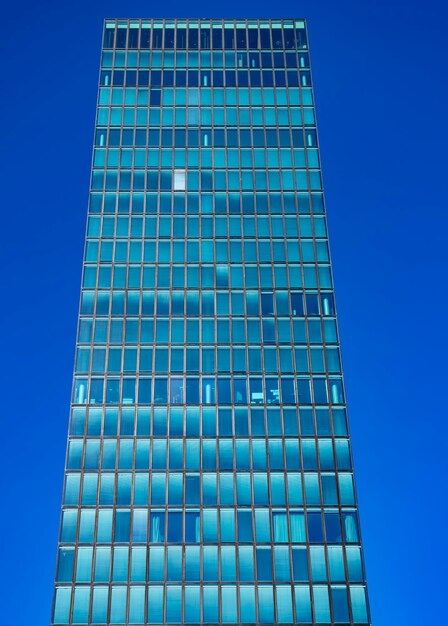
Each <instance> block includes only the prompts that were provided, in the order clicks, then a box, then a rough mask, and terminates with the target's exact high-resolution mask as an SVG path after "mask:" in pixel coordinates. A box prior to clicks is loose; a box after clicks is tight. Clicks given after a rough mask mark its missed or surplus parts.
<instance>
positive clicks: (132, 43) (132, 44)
mask: <svg viewBox="0 0 448 626" xmlns="http://www.w3.org/2000/svg"><path fill="white" fill-rule="evenodd" d="M138 33H139V29H138V28H131V29H130V30H129V39H128V48H138Z"/></svg>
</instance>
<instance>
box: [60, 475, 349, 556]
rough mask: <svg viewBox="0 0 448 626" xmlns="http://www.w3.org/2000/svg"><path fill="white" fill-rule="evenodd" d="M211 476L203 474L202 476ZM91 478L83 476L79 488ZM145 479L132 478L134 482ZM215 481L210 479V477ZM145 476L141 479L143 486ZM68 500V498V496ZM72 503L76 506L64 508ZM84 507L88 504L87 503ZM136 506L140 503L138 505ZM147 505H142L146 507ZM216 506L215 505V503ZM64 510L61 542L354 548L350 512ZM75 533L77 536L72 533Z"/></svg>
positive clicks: (69, 478) (69, 477)
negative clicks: (349, 545)
mask: <svg viewBox="0 0 448 626" xmlns="http://www.w3.org/2000/svg"><path fill="white" fill-rule="evenodd" d="M207 476H212V475H207V474H206V475H204V477H207ZM94 478H95V476H94V475H92V474H86V475H84V487H86V488H87V489H88V488H89V487H88V485H89V484H90V483H91V482H92V480H91V479H94ZM75 479H79V475H76V474H68V475H67V482H66V499H67V489H72V490H73V486H74V484H75V482H76V480H75ZM140 479H145V476H142V475H140V474H136V476H135V480H136V481H137V482H139V483H141V482H142V481H141V480H140ZM215 480H216V478H215ZM147 481H148V477H147V475H146V482H147ZM72 495H73V494H72ZM65 504H69V505H72V504H77V503H72V502H69V503H65ZM87 504H89V503H87ZM140 504H141V503H140ZM146 504H147V503H146ZM215 504H216V503H215ZM79 520H80V525H79V528H78V526H77V523H78V509H73V508H64V509H63V512H62V524H61V542H62V543H74V542H75V541H76V537H77V538H78V541H79V542H81V543H85V542H87V541H93V540H94V539H95V540H96V542H97V543H111V542H112V541H114V542H115V543H128V542H129V541H131V542H133V543H147V542H148V540H149V541H150V542H151V543H163V542H165V541H168V542H173V543H181V542H185V543H198V542H200V541H201V540H202V541H203V542H205V543H217V542H218V538H219V541H222V542H232V543H234V542H235V541H239V542H241V543H248V542H249V543H252V542H253V541H256V542H257V544H260V543H261V544H264V543H271V542H274V543H275V544H285V543H305V542H306V541H308V542H309V543H323V542H324V541H325V542H326V543H341V542H346V543H359V529H358V518H357V513H356V511H355V510H354V509H352V508H343V509H342V512H341V513H340V512H339V511H338V510H337V509H333V508H325V510H324V511H321V510H314V509H313V510H312V509H308V510H307V512H306V514H305V513H304V511H303V509H301V508H297V507H294V508H289V509H284V508H274V509H272V510H271V509H268V508H258V507H256V508H255V509H250V508H238V509H234V508H222V507H221V508H219V509H217V508H202V509H198V508H186V509H185V510H183V511H180V510H176V509H171V508H169V509H168V510H165V509H160V508H156V509H150V511H148V509H147V508H133V509H132V510H131V509H129V508H105V507H100V508H97V509H95V508H87V509H85V508H81V509H80V517H79ZM77 533H78V534H77Z"/></svg>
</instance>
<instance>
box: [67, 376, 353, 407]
mask: <svg viewBox="0 0 448 626" xmlns="http://www.w3.org/2000/svg"><path fill="white" fill-rule="evenodd" d="M312 381H313V384H312V387H311V384H310V379H309V378H308V377H303V378H302V377H299V376H288V377H286V376H280V378H279V377H277V376H275V377H274V376H272V377H264V378H263V377H261V376H251V377H250V378H246V377H238V376H218V377H211V376H210V375H208V377H207V378H205V377H204V376H202V377H201V379H200V378H199V377H198V376H191V375H187V376H181V375H179V376H170V377H162V376H158V377H155V378H151V377H149V376H148V377H143V376H140V377H139V378H138V381H137V379H136V378H135V377H131V376H128V377H123V378H121V377H120V376H116V375H109V376H108V377H107V378H104V377H95V378H91V379H90V380H88V379H87V378H79V377H76V378H75V381H74V386H73V403H74V404H86V403H87V404H103V403H106V404H121V403H123V404H135V403H137V402H138V404H177V405H178V404H218V403H219V404H225V405H227V404H280V403H283V404H301V405H304V404H305V405H306V404H318V405H328V404H336V405H337V404H344V402H345V400H344V393H343V388H342V380H341V378H339V377H331V378H330V379H329V380H328V382H327V380H326V379H325V378H323V377H322V378H317V377H314V378H313V379H312ZM248 388H249V393H248Z"/></svg>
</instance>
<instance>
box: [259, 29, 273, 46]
mask: <svg viewBox="0 0 448 626" xmlns="http://www.w3.org/2000/svg"><path fill="white" fill-rule="evenodd" d="M270 47H271V36H270V33H269V29H268V28H261V29H260V48H270Z"/></svg>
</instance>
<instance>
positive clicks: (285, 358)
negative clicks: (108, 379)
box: [75, 346, 341, 374]
mask: <svg viewBox="0 0 448 626" xmlns="http://www.w3.org/2000/svg"><path fill="white" fill-rule="evenodd" d="M230 356H231V357H232V358H231V359H230ZM247 356H248V358H247V357H246V350H245V348H239V347H238V348H233V350H232V353H231V355H230V354H229V352H227V353H226V352H225V351H224V350H222V349H221V348H220V349H219V351H216V350H215V349H214V348H202V351H201V361H200V362H199V355H198V354H197V353H196V354H194V353H191V352H189V349H188V348H187V350H184V348H178V347H172V348H171V350H169V348H168V347H166V346H161V347H160V346H158V347H157V349H156V350H155V351H154V357H155V358H154V362H153V351H152V348H140V350H137V348H132V347H126V348H124V350H123V349H122V348H121V347H120V348H115V347H110V348H109V349H108V350H107V349H106V348H104V347H93V349H90V347H80V348H78V349H77V351H76V361H75V371H76V372H89V371H92V372H97V373H103V372H105V371H108V372H114V373H115V372H116V373H121V372H137V371H139V372H155V373H157V374H163V373H169V372H171V373H180V372H187V371H188V372H199V371H200V372H202V373H205V374H214V373H215V372H230V371H232V372H242V373H246V372H247V373H249V372H250V373H260V374H261V373H262V372H263V373H268V372H272V373H277V372H279V373H281V374H291V373H293V372H295V371H297V372H301V373H302V372H303V373H305V372H312V373H317V374H320V373H324V372H326V371H327V372H329V373H330V374H337V373H340V371H341V362H340V357H339V349H338V348H333V347H327V348H326V350H325V353H324V350H323V349H322V348H320V347H319V348H316V347H315V348H311V350H310V353H309V354H308V350H307V348H296V349H295V350H294V351H293V350H292V349H291V348H290V347H281V348H280V350H279V352H278V354H277V351H276V349H275V348H274V349H272V348H266V347H265V348H264V355H263V356H264V358H263V361H262V355H261V351H260V350H259V349H257V348H250V349H249V352H248V355H247ZM106 357H107V362H106ZM137 358H138V361H137ZM168 359H169V360H168Z"/></svg>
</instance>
